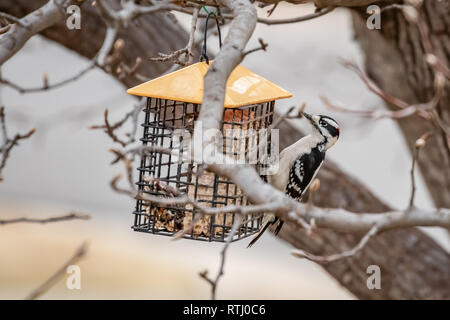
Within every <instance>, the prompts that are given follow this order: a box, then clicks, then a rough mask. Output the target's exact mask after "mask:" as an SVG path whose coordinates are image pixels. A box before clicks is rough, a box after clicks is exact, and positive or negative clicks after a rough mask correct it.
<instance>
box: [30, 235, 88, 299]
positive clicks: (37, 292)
mask: <svg viewBox="0 0 450 320" xmlns="http://www.w3.org/2000/svg"><path fill="white" fill-rule="evenodd" d="M87 249H88V243H87V242H83V243H82V244H81V246H80V247H79V248H78V249H77V250H76V251H75V253H74V255H73V256H72V257H71V258H70V259H69V260H68V261H67V262H66V263H65V264H64V265H63V266H62V267H61V268H59V269H58V270H57V271H56V272H55V273H54V274H53V275H52V276H51V277H50V278H48V280H47V281H45V282H44V283H43V284H41V285H40V286H39V287H38V288H36V289H34V290H33V291H32V292H31V293H30V294H29V295H28V296H27V297H26V299H27V300H35V299H37V298H39V297H40V296H41V295H43V294H44V293H46V292H47V291H48V290H49V289H51V288H52V287H53V286H54V285H55V284H56V283H57V282H58V281H59V280H61V278H63V277H64V275H65V274H66V272H67V268H68V267H69V266H71V265H74V264H76V263H77V262H79V261H80V260H81V259H82V258H84V257H85V256H86V253H87Z"/></svg>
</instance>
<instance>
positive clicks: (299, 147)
mask: <svg viewBox="0 0 450 320" xmlns="http://www.w3.org/2000/svg"><path fill="white" fill-rule="evenodd" d="M317 142H318V137H315V136H312V135H307V136H305V137H303V138H301V139H300V140H298V141H297V142H296V143H294V144H291V145H290V146H289V147H286V148H285V149H283V151H281V152H280V159H279V166H278V171H276V172H275V173H273V174H272V175H269V176H268V181H269V183H270V184H271V185H272V186H274V187H275V188H277V189H278V190H281V191H283V192H285V191H286V186H287V183H288V180H289V171H290V169H291V167H292V165H293V163H294V161H295V159H297V158H298V157H299V156H301V155H302V154H304V153H309V152H311V149H312V148H313V147H314V146H315V145H317Z"/></svg>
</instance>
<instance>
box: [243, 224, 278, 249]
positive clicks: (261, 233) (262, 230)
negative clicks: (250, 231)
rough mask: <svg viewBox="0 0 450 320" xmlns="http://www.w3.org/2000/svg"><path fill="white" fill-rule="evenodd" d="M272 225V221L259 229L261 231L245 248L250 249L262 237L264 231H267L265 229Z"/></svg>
mask: <svg viewBox="0 0 450 320" xmlns="http://www.w3.org/2000/svg"><path fill="white" fill-rule="evenodd" d="M271 224H272V221H268V222H267V223H266V224H265V225H264V227H263V228H262V229H261V231H260V232H259V233H258V234H257V235H256V236H255V237H254V238H253V239H252V241H250V243H249V244H248V246H247V248H250V247H251V246H252V245H254V244H255V242H256V241H258V239H259V238H260V237H261V236H262V235H263V233H264V231H266V230H267V228H268V227H269V226H270V225H271Z"/></svg>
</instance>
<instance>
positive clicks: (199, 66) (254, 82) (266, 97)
mask: <svg viewBox="0 0 450 320" xmlns="http://www.w3.org/2000/svg"><path fill="white" fill-rule="evenodd" d="M208 67H209V66H208V64H206V62H198V63H195V64H192V65H190V66H188V67H185V68H183V69H180V70H178V71H175V72H172V73H169V74H166V75H164V76H162V77H159V78H156V79H153V80H151V81H148V82H145V83H142V84H140V85H138V86H136V87H134V88H131V89H128V91H127V93H129V94H132V95H136V96H142V97H150V98H160V99H167V100H176V101H185V102H190V103H198V104H200V103H202V98H203V77H204V76H205V74H206V72H207V71H208ZM289 97H292V93H290V92H289V91H286V90H284V89H282V88H280V87H279V86H277V85H276V84H274V83H272V82H270V81H269V80H266V79H264V78H263V77H261V76H259V75H257V74H256V73H253V72H251V71H250V70H248V69H247V68H245V67H243V66H241V65H238V66H237V67H236V68H235V69H234V70H233V72H232V73H231V75H230V77H229V79H228V82H227V89H226V94H225V107H226V108H235V107H239V106H244V105H250V104H255V103H263V102H267V101H272V100H277V99H283V98H289Z"/></svg>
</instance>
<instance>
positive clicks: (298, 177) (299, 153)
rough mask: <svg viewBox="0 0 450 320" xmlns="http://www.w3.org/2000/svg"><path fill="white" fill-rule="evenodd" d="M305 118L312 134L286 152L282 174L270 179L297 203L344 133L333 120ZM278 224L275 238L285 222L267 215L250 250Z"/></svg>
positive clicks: (281, 168)
mask: <svg viewBox="0 0 450 320" xmlns="http://www.w3.org/2000/svg"><path fill="white" fill-rule="evenodd" d="M303 115H304V116H305V118H306V119H307V120H309V123H310V124H311V126H312V133H311V134H309V135H307V136H305V137H303V138H301V139H300V140H298V141H297V142H296V143H294V144H292V145H290V146H289V147H286V148H285V149H283V151H281V153H280V157H279V161H280V162H279V167H278V171H277V172H276V173H274V174H272V175H268V176H267V178H268V182H269V183H270V184H271V185H272V186H274V187H275V188H277V189H278V190H281V191H284V192H285V193H286V194H287V195H288V196H289V197H291V198H293V199H295V200H297V201H300V200H301V197H302V195H303V194H304V193H305V191H306V190H307V189H308V187H309V185H310V184H311V182H312V181H313V180H314V178H315V176H316V175H317V172H319V169H320V167H321V166H322V163H323V161H324V159H325V152H326V151H327V150H328V149H329V148H331V147H332V146H333V145H334V144H335V143H336V141H337V140H338V138H339V133H340V129H339V125H338V124H337V122H336V121H335V120H333V119H332V118H330V117H327V116H322V115H314V116H312V115H309V114H307V113H303ZM277 223H278V225H277V227H276V228H275V231H274V233H275V235H277V234H278V233H279V232H280V230H281V228H282V226H283V223H284V222H283V221H282V220H280V219H279V218H278V217H276V216H275V215H273V214H266V215H265V216H264V221H263V225H264V226H263V228H262V229H261V231H260V232H259V233H258V234H257V235H256V236H255V237H254V238H253V239H252V241H251V242H250V243H249V245H248V247H251V246H252V245H253V244H254V243H255V242H256V241H257V240H258V239H259V237H261V235H262V234H263V233H264V231H266V230H267V228H268V227H269V226H271V225H275V224H277Z"/></svg>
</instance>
